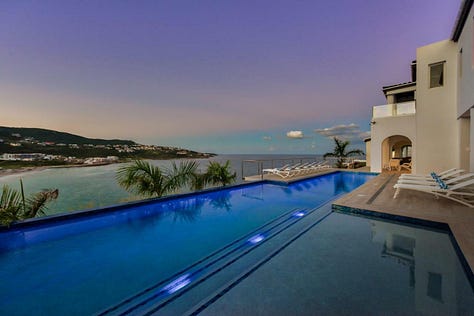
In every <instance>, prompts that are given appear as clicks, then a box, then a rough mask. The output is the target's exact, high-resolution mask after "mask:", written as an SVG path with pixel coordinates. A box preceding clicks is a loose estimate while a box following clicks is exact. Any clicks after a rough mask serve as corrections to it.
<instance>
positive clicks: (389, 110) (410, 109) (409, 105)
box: [372, 101, 416, 118]
mask: <svg viewBox="0 0 474 316" xmlns="http://www.w3.org/2000/svg"><path fill="white" fill-rule="evenodd" d="M415 113H416V107H415V101H410V102H403V103H394V104H384V105H378V106H374V107H373V108H372V118H381V117H393V116H404V115H414V114H415Z"/></svg>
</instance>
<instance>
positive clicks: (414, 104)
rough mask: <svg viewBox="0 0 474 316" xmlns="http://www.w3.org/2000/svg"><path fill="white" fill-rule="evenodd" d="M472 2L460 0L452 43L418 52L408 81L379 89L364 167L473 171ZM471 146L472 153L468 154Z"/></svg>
mask: <svg viewBox="0 0 474 316" xmlns="http://www.w3.org/2000/svg"><path fill="white" fill-rule="evenodd" d="M473 2H474V0H464V1H463V2H462V4H461V8H460V10H459V13H458V17H457V19H456V22H455V25H454V29H453V31H452V35H451V38H450V39H447V40H444V41H440V42H436V43H433V44H430V45H427V46H423V47H419V48H417V50H416V61H413V62H412V64H411V77H412V78H411V80H412V81H411V82H407V83H400V84H396V85H392V86H387V87H383V89H382V90H383V93H384V94H385V97H386V99H387V104H385V105H380V106H375V107H373V112H372V120H371V138H369V139H367V140H366V147H367V164H368V165H369V166H370V168H371V171H374V172H381V171H382V170H384V169H390V166H392V167H395V168H396V166H397V165H398V164H403V163H406V164H408V163H410V162H411V170H412V172H413V173H429V172H431V171H441V170H446V169H450V168H454V167H456V168H462V169H465V170H469V171H474V122H473V123H471V116H472V117H474V8H473ZM471 148H472V150H471Z"/></svg>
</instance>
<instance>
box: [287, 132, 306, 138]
mask: <svg viewBox="0 0 474 316" xmlns="http://www.w3.org/2000/svg"><path fill="white" fill-rule="evenodd" d="M286 137H288V138H297V139H298V138H303V137H304V135H303V132H302V131H289V132H288V133H286Z"/></svg>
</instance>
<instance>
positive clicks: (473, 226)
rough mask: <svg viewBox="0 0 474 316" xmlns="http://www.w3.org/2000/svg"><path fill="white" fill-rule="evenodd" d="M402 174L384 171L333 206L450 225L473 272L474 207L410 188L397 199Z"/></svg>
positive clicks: (401, 192)
mask: <svg viewBox="0 0 474 316" xmlns="http://www.w3.org/2000/svg"><path fill="white" fill-rule="evenodd" d="M399 175H400V173H397V172H391V173H382V174H380V175H379V176H377V177H376V178H374V179H372V180H370V181H368V182H367V183H365V184H364V185H362V186H361V187H359V188H357V189H356V190H354V191H352V192H350V193H349V194H346V195H345V196H344V197H342V198H340V199H338V200H336V201H335V202H333V207H341V206H342V207H346V208H353V209H362V210H368V211H374V212H378V213H385V214H390V215H395V216H404V217H410V218H414V219H421V220H428V221H434V222H439V223H445V224H448V225H449V228H450V229H451V232H452V233H453V235H454V238H455V239H456V242H457V244H458V246H459V248H460V250H461V251H462V253H463V254H464V257H465V259H466V261H467V263H468V264H469V266H470V268H471V271H474V208H469V207H467V206H463V205H462V204H459V203H457V202H454V201H451V200H448V199H445V198H439V199H436V198H435V197H434V196H433V195H431V194H429V193H424V192H416V191H411V190H401V191H400V194H399V196H398V197H397V199H394V198H393V195H394V193H395V189H394V188H393V186H394V185H395V183H396V182H397V180H398V177H399Z"/></svg>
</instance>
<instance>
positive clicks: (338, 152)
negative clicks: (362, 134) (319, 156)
mask: <svg viewBox="0 0 474 316" xmlns="http://www.w3.org/2000/svg"><path fill="white" fill-rule="evenodd" d="M334 142H335V143H336V146H335V147H334V151H333V152H332V153H325V154H324V159H326V158H327V157H335V158H337V162H336V167H338V168H342V167H343V164H344V160H345V159H346V158H348V157H350V156H356V155H363V154H364V152H363V151H362V150H360V149H354V150H350V151H346V148H347V146H349V144H350V142H349V141H347V140H346V141H343V140H340V139H338V138H337V137H334Z"/></svg>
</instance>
